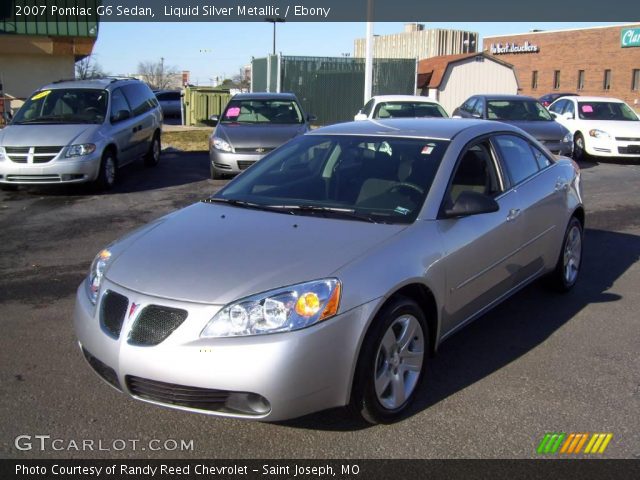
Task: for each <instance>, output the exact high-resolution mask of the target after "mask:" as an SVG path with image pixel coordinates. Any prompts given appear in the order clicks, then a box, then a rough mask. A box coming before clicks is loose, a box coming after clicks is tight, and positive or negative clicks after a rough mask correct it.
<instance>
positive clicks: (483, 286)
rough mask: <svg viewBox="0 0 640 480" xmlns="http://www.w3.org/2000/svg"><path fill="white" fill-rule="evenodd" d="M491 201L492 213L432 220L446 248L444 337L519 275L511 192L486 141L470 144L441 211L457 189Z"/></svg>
mask: <svg viewBox="0 0 640 480" xmlns="http://www.w3.org/2000/svg"><path fill="white" fill-rule="evenodd" d="M465 190H472V191H475V192H479V193H484V194H487V195H489V196H491V197H493V198H494V199H495V200H496V202H497V203H498V205H499V210H498V211H497V212H493V213H485V214H481V215H472V216H467V217H462V218H452V219H444V218H441V219H439V220H438V227H439V230H440V233H441V236H442V239H443V243H444V244H445V246H446V250H447V251H446V253H445V256H446V259H445V261H446V272H447V299H446V310H447V315H445V316H444V318H443V333H444V334H445V335H446V334H448V333H451V332H453V331H454V330H455V329H457V328H459V327H460V326H462V325H463V324H464V323H466V321H467V320H469V319H471V318H472V317H474V316H475V314H477V313H479V312H481V311H483V309H484V308H485V307H487V306H489V305H490V304H492V303H493V302H494V301H496V300H497V299H499V298H500V297H502V296H503V295H504V294H505V293H507V292H509V290H511V288H513V286H514V278H515V277H516V276H517V274H518V272H519V271H520V268H521V265H520V264H519V262H518V258H519V257H518V250H519V248H520V245H521V239H522V222H521V219H520V218H519V216H518V214H517V213H518V212H519V211H520V210H521V205H520V201H519V198H518V195H517V192H516V191H515V190H514V189H511V188H509V183H508V180H506V179H505V178H504V174H503V172H502V171H501V167H500V164H499V162H498V161H497V158H496V154H495V151H494V148H493V145H492V144H491V142H490V140H489V139H488V138H483V139H480V140H478V141H476V142H472V143H471V144H469V145H468V146H467V148H466V149H465V150H464V151H463V153H462V154H461V156H460V158H459V159H458V165H457V167H456V169H455V170H454V174H453V176H452V179H451V180H450V184H449V187H448V189H447V193H446V194H445V198H444V199H443V207H444V208H446V205H452V204H453V202H455V200H456V198H457V197H458V196H459V195H460V193H461V192H462V191H465Z"/></svg>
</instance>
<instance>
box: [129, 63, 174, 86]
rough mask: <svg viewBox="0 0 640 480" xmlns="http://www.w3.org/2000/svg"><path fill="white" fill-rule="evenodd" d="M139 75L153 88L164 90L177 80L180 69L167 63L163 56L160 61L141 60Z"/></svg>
mask: <svg viewBox="0 0 640 480" xmlns="http://www.w3.org/2000/svg"><path fill="white" fill-rule="evenodd" d="M138 75H140V77H141V79H142V80H143V81H144V82H146V83H147V84H148V85H149V86H150V87H151V88H156V89H158V90H163V89H165V88H167V87H169V86H170V85H171V83H173V82H175V77H176V75H178V70H177V68H176V67H173V66H167V65H165V64H164V58H161V59H160V61H159V62H140V63H139V64H138Z"/></svg>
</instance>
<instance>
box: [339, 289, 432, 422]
mask: <svg viewBox="0 0 640 480" xmlns="http://www.w3.org/2000/svg"><path fill="white" fill-rule="evenodd" d="M428 345H429V335H428V329H427V322H426V319H425V316H424V313H423V311H422V310H421V309H420V307H419V306H418V304H417V303H415V302H414V301H413V300H410V299H408V298H405V297H398V298H396V299H395V300H394V301H392V302H391V303H389V304H388V305H386V306H384V307H383V308H382V310H381V311H380V312H379V313H378V315H377V316H376V318H375V319H374V320H373V323H372V324H371V326H370V327H369V331H368V332H367V334H366V336H365V339H364V342H363V346H362V350H361V352H360V357H359V358H358V364H357V367H356V373H355V377H354V384H353V389H352V394H351V404H350V408H351V410H352V411H353V412H354V413H355V414H356V415H358V416H360V417H361V418H362V419H364V420H365V421H367V422H368V423H372V424H378V423H392V422H395V421H397V420H399V419H401V418H403V416H404V415H405V414H406V413H407V410H408V408H409V406H410V405H411V404H412V402H413V401H414V399H415V398H416V396H417V393H418V392H419V391H420V390H421V386H422V383H423V379H424V372H425V367H426V362H427V357H428V351H427V349H428Z"/></svg>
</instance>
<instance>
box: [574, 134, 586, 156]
mask: <svg viewBox="0 0 640 480" xmlns="http://www.w3.org/2000/svg"><path fill="white" fill-rule="evenodd" d="M588 156H589V155H588V154H587V151H586V150H585V144H584V137H583V136H582V134H581V133H580V132H578V133H576V135H575V137H574V138H573V159H574V160H587V159H588Z"/></svg>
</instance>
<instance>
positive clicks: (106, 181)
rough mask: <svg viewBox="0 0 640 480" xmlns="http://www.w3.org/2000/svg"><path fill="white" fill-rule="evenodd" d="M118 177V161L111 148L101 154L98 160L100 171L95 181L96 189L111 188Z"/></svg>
mask: <svg viewBox="0 0 640 480" xmlns="http://www.w3.org/2000/svg"><path fill="white" fill-rule="evenodd" d="M117 179H118V162H117V160H116V156H115V154H114V153H113V151H111V150H107V151H106V152H104V154H103V155H102V161H101V162H100V173H99V174H98V179H97V180H96V182H95V185H96V188H97V189H98V190H111V189H112V188H113V186H114V185H115V184H116V181H117Z"/></svg>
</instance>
